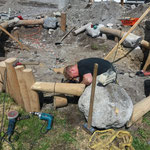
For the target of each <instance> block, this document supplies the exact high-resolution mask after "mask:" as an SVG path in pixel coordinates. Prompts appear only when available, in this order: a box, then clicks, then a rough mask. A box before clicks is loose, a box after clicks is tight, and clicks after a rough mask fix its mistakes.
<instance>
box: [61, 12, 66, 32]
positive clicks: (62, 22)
mask: <svg viewBox="0 0 150 150" xmlns="http://www.w3.org/2000/svg"><path fill="white" fill-rule="evenodd" d="M61 30H62V31H63V32H65V31H66V13H65V12H62V13H61Z"/></svg>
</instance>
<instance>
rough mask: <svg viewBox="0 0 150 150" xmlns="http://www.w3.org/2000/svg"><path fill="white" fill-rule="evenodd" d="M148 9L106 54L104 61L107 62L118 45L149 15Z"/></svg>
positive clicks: (149, 9)
mask: <svg viewBox="0 0 150 150" xmlns="http://www.w3.org/2000/svg"><path fill="white" fill-rule="evenodd" d="M149 11H150V7H149V8H148V9H147V10H146V11H145V12H144V13H143V15H142V16H141V17H140V18H139V19H138V21H137V22H136V23H135V24H134V25H133V26H132V27H131V28H130V30H129V31H128V32H127V33H126V35H124V36H123V37H122V39H121V40H120V41H119V43H118V44H116V45H115V47H114V48H113V49H112V50H111V51H110V52H109V53H108V55H107V56H106V57H105V58H104V59H106V60H109V58H110V55H112V53H114V51H115V50H116V49H117V48H118V46H119V45H120V44H122V42H123V41H124V40H125V39H126V37H127V36H128V35H129V34H130V33H131V32H132V31H133V30H134V29H135V28H136V27H137V25H138V24H139V23H140V22H141V21H142V19H143V18H144V17H145V16H146V15H147V14H148V13H149Z"/></svg>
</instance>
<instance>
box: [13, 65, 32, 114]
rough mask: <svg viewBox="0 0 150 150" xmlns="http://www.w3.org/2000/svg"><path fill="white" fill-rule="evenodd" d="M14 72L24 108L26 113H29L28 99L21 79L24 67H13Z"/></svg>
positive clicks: (22, 78)
mask: <svg viewBox="0 0 150 150" xmlns="http://www.w3.org/2000/svg"><path fill="white" fill-rule="evenodd" d="M15 70H16V74H17V78H18V82H19V86H20V92H21V96H22V99H23V103H24V108H25V110H26V112H31V106H30V99H29V95H28V91H27V87H26V84H25V81H24V77H23V70H24V66H17V67H15Z"/></svg>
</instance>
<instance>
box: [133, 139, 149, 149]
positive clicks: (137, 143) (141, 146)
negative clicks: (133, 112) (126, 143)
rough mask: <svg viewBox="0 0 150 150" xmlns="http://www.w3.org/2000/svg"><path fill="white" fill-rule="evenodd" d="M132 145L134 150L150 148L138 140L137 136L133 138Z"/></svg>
mask: <svg viewBox="0 0 150 150" xmlns="http://www.w3.org/2000/svg"><path fill="white" fill-rule="evenodd" d="M132 145H133V147H134V148H135V150H150V145H148V144H147V143H146V142H144V141H142V140H140V139H139V138H138V137H134V138H133V144H132Z"/></svg>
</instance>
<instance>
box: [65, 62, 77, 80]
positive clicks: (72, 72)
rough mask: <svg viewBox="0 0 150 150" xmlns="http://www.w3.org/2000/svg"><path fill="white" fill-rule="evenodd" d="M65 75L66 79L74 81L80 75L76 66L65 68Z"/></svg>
mask: <svg viewBox="0 0 150 150" xmlns="http://www.w3.org/2000/svg"><path fill="white" fill-rule="evenodd" d="M63 74H64V76H65V77H66V79H69V80H72V79H73V78H74V77H76V76H77V75H78V70H77V67H76V65H69V66H67V67H65V69H64V72H63Z"/></svg>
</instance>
